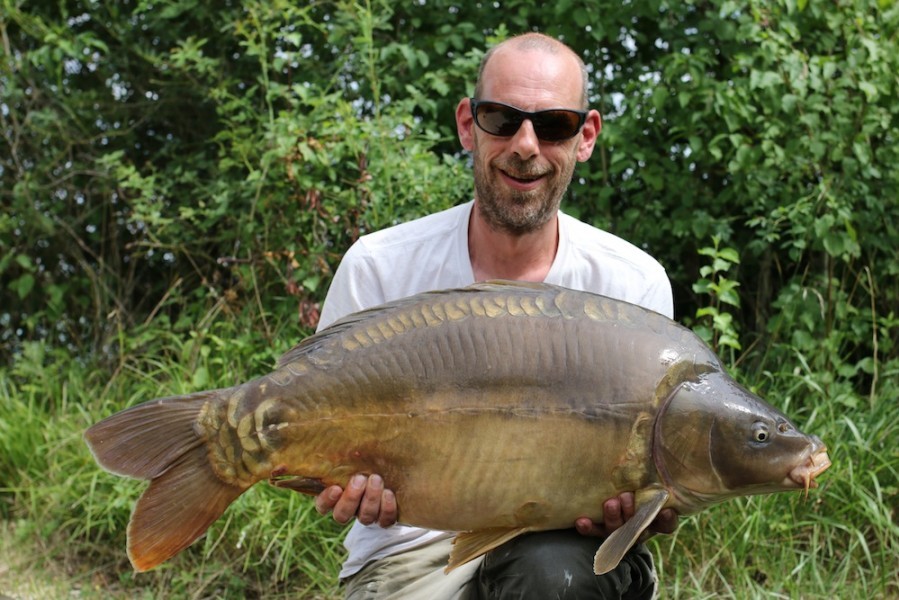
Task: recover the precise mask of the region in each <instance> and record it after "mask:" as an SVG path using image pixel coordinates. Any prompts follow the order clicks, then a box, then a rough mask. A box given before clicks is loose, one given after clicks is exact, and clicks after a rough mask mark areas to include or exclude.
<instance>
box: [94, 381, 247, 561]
mask: <svg viewBox="0 0 899 600" xmlns="http://www.w3.org/2000/svg"><path fill="white" fill-rule="evenodd" d="M227 393H229V390H212V391H208V392H200V393H197V394H191V395H188V396H174V397H169V398H161V399H159V400H154V401H151V402H146V403H144V404H140V405H138V406H134V407H132V408H129V409H127V410H123V411H122V412H119V413H116V414H114V415H112V416H111V417H108V418H106V419H104V420H103V421H100V422H99V423H97V424H95V425H93V426H92V427H90V428H89V429H88V430H87V431H86V432H85V434H84V438H85V441H86V442H87V445H88V446H89V447H90V450H91V452H92V453H93V455H94V458H95V459H96V461H97V462H98V463H99V464H100V466H102V467H103V468H104V469H106V470H108V471H110V472H112V473H116V474H118V475H124V476H127V477H134V478H137V479H149V480H150V486H149V487H148V488H147V489H146V491H144V493H143V495H142V496H141V497H140V500H138V502H137V505H136V506H135V508H134V512H133V513H132V514H131V520H130V522H129V523H128V558H129V559H130V560H131V564H132V565H133V566H134V568H135V569H136V570H137V571H147V570H149V569H152V568H153V567H155V566H157V565H158V564H160V563H162V562H164V561H166V560H168V559H169V558H171V557H172V556H174V555H175V554H177V553H178V552H180V551H181V550H183V549H184V548H186V547H188V546H189V545H190V544H192V543H193V542H194V541H195V540H196V539H197V538H199V537H200V536H201V535H203V533H205V532H206V530H207V529H208V528H209V526H210V525H211V524H212V523H213V522H214V521H215V520H216V519H218V518H219V517H220V516H221V515H222V513H224V512H225V509H226V508H227V507H228V505H230V504H231V503H232V502H234V500H235V499H237V497H238V496H240V495H241V494H242V493H243V492H244V491H246V489H247V487H248V486H236V485H232V484H229V483H226V482H224V481H222V479H221V478H219V477H218V476H217V475H216V472H215V471H214V470H213V467H212V465H211V464H210V462H209V455H208V451H207V449H206V443H205V440H204V439H203V438H202V437H201V434H200V433H199V432H198V431H199V430H198V429H197V428H196V425H195V424H196V422H197V418H198V416H199V415H200V412H201V410H202V409H203V407H204V405H205V404H206V403H207V402H215V401H217V400H218V399H219V398H220V397H221V396H223V395H225V394H227Z"/></svg>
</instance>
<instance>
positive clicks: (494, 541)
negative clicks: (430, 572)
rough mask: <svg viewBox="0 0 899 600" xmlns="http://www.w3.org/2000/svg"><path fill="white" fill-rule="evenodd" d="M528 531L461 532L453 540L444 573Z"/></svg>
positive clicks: (499, 529)
mask: <svg viewBox="0 0 899 600" xmlns="http://www.w3.org/2000/svg"><path fill="white" fill-rule="evenodd" d="M528 531H531V529H530V528H527V527H519V528H516V529H508V528H495V529H480V530H478V531H463V532H462V533H460V534H458V535H456V537H455V538H454V539H453V549H452V551H451V552H450V557H449V563H447V565H446V569H444V572H446V573H449V572H450V571H452V570H453V569H455V568H456V567H461V566H462V565H464V564H465V563H467V562H469V561H471V560H474V559H476V558H477V557H479V556H480V555H482V554H486V553H487V552H490V551H491V550H493V549H494V548H496V547H497V546H501V545H502V544H505V543H506V542H508V541H509V540H511V539H512V538H514V537H516V536H519V535H521V534H522V533H527V532H528Z"/></svg>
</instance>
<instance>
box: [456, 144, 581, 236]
mask: <svg viewBox="0 0 899 600" xmlns="http://www.w3.org/2000/svg"><path fill="white" fill-rule="evenodd" d="M478 154H479V153H478V150H477V147H475V149H474V152H473V159H474V160H473V163H474V167H473V168H474V187H475V198H477V200H478V206H479V208H480V213H481V215H482V216H483V217H484V220H485V221H486V222H487V224H488V225H489V226H490V227H491V228H492V229H495V230H498V231H504V232H506V233H510V234H512V235H516V236H520V235H524V234H526V233H531V232H533V231H536V230H538V229H540V228H541V227H543V226H544V225H546V223H548V222H549V221H550V220H551V219H552V218H553V216H554V215H555V214H556V212H558V210H559V206H560V205H561V203H562V197H563V196H564V195H565V191H566V190H567V189H568V184H569V183H571V177H572V175H573V174H574V166H575V163H576V162H577V161H576V160H571V161H568V162H567V163H566V164H565V166H564V168H563V170H562V171H556V172H553V171H552V169H551V168H550V167H540V165H538V164H537V162H536V160H521V159H520V158H518V156H517V155H514V154H513V155H511V156H508V157H505V158H503V159H497V160H495V161H493V163H491V164H489V165H488V164H485V163H484V162H483V161H481V160H479V156H478ZM496 170H500V171H503V172H505V173H506V174H507V175H511V176H513V177H517V178H520V179H534V178H537V177H541V176H545V177H546V179H545V180H544V181H543V182H542V185H541V186H539V187H538V188H537V189H533V190H528V191H521V190H515V189H511V188H509V187H508V186H506V185H505V184H504V183H503V181H502V180H501V179H500V178H499V175H496V174H494V172H495V171H496Z"/></svg>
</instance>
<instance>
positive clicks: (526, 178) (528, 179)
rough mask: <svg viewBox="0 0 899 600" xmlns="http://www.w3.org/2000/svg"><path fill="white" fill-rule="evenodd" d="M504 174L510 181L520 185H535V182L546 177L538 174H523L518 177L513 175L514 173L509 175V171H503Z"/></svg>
mask: <svg viewBox="0 0 899 600" xmlns="http://www.w3.org/2000/svg"><path fill="white" fill-rule="evenodd" d="M502 173H503V175H505V176H506V177H508V178H509V179H511V180H513V181H517V182H518V183H522V184H528V183H533V182H535V181H538V180H540V179H543V177H544V175H543V174H537V175H524V174H522V175H516V174H513V173H509V172H508V171H503V172H502Z"/></svg>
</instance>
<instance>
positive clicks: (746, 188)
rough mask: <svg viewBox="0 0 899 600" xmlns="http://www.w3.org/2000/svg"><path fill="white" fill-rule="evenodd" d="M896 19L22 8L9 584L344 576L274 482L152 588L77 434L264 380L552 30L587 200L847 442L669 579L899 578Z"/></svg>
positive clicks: (735, 353) (369, 8)
mask: <svg viewBox="0 0 899 600" xmlns="http://www.w3.org/2000/svg"><path fill="white" fill-rule="evenodd" d="M897 25H899V8H897V6H896V4H895V2H893V1H892V0H880V1H878V2H872V1H851V0H850V1H841V2H839V3H821V2H808V1H806V0H803V1H793V0H789V1H775V2H761V1H748V2H733V1H714V2H712V1H709V2H705V1H680V2H667V1H660V0H649V1H648V2H640V3H597V2H595V1H593V2H590V1H586V0H558V1H557V2H554V3H533V2H523V1H516V0H507V1H497V2H489V3H462V2H453V1H447V0H416V1H414V2H404V3H399V2H388V1H386V0H367V1H362V0H353V1H349V0H336V1H311V2H300V3H290V2H284V1H281V0H276V1H273V2H258V1H249V0H245V1H238V0H234V1H230V2H213V3H201V2H196V1H183V2H176V1H160V2H149V1H123V2H118V3H99V2H65V1H60V2H41V1H37V2H27V3H26V2H24V1H21V0H19V1H15V0H2V1H0V48H2V61H0V134H2V135H0V203H2V208H3V210H2V213H0V402H2V404H0V486H2V487H0V515H2V517H3V520H2V523H3V527H4V531H3V532H0V533H2V534H3V535H0V537H2V538H3V539H5V540H7V541H6V542H4V545H2V546H0V550H2V552H0V592H6V593H11V594H14V595H16V594H21V595H29V594H31V595H35V596H46V595H60V596H62V595H68V594H69V593H70V592H71V591H72V590H73V589H74V590H77V591H78V593H81V594H82V595H85V594H86V595H91V594H95V595H98V596H103V597H106V596H109V595H115V594H120V595H122V597H130V596H134V595H139V594H146V595H147V596H148V597H166V596H176V597H181V596H192V597H207V596H235V597H236V596H266V597H272V596H277V595H281V594H283V595H285V596H294V597H296V596H298V595H299V596H301V597H313V596H321V597H330V596H332V595H334V594H336V593H337V592H336V583H335V574H336V568H337V565H338V564H339V562H340V560H341V547H340V539H341V535H342V530H341V528H339V527H337V526H336V525H334V524H332V523H329V522H327V521H326V520H323V519H321V518H317V516H316V515H315V513H314V511H311V510H310V503H309V502H308V501H305V500H303V499H302V498H293V497H285V494H283V493H279V492H278V491H276V490H267V489H260V490H254V491H253V492H251V493H249V494H247V495H246V496H245V497H244V498H242V499H241V500H240V501H239V502H238V503H237V504H236V505H235V506H234V507H233V508H232V509H231V510H230V511H229V513H228V515H227V516H226V519H223V522H222V523H219V524H216V526H215V527H214V529H213V530H212V531H211V532H210V535H208V536H207V537H206V538H204V541H203V542H201V543H199V544H197V545H196V546H195V547H194V548H191V549H190V550H189V551H188V552H185V553H184V554H183V555H182V556H179V557H178V558H177V559H176V560H174V561H172V563H170V564H169V565H166V566H165V567H163V568H161V569H159V570H158V571H154V572H152V573H150V574H146V575H140V576H136V575H134V574H133V573H131V572H130V570H129V568H128V567H127V563H126V562H125V560H124V552H123V548H124V527H125V524H126V522H127V518H128V514H129V511H130V506H131V505H132V503H133V501H134V499H135V498H136V496H137V495H138V494H139V491H140V488H141V486H140V485H139V484H137V485H136V484H135V483H134V482H128V481H124V480H118V479H115V478H113V477H111V476H108V475H106V474H104V473H102V472H99V470H98V469H97V468H96V467H95V465H94V464H93V462H92V460H91V458H90V456H89V454H88V453H87V451H86V448H85V447H84V445H83V443H82V442H81V439H80V435H81V432H82V431H83V429H84V428H85V427H86V426H88V425H89V424H90V423H92V422H94V421H95V420H97V419H99V418H100V417H101V416H104V415H106V414H109V413H110V412H112V411H114V410H118V409H120V408H122V407H124V406H127V405H131V404H134V403H137V402H140V401H144V400H148V399H151V398H153V397H157V396H160V395H165V394H175V393H184V392H188V391H194V390H199V389H204V388H209V387H213V386H227V385H233V384H234V383H237V382H239V381H242V380H245V379H248V378H250V377H252V376H256V375H258V374H260V373H263V372H265V371H267V370H268V369H269V368H271V366H272V365H273V364H274V361H275V360H276V358H277V356H278V355H279V354H280V353H281V352H283V351H285V350H286V349H288V348H289V347H290V346H292V345H293V344H294V343H295V342H296V341H298V340H299V339H301V338H302V337H303V336H304V335H306V334H308V333H309V332H310V331H311V328H312V327H313V326H314V324H315V322H316V319H317V314H318V309H319V303H320V302H321V300H322V298H323V297H324V293H325V291H326V290H327V286H328V283H329V281H330V277H331V275H332V274H333V270H334V268H335V267H336V265H337V264H338V262H339V260H340V257H341V255H342V253H343V252H344V251H345V250H346V248H347V247H348V246H349V244H350V243H351V242H352V241H353V240H354V239H355V238H356V237H358V236H359V235H360V234H362V233H365V232H367V231H373V230H376V229H379V228H382V227H384V226H387V225H390V224H392V223H396V222H400V221H405V220H408V219H411V218H414V217H417V216H420V215H423V214H426V213H430V212H433V211H436V210H439V209H442V208H445V207H448V206H451V205H454V204H457V203H459V202H462V201H465V200H467V199H469V198H470V196H471V182H470V180H471V177H470V174H469V164H468V162H467V157H466V155H465V154H464V153H462V152H460V150H459V147H458V143H457V140H456V139H455V132H454V125H453V112H454V109H455V105H456V103H457V102H458V99H459V98H461V97H462V96H463V95H465V94H470V93H471V92H472V88H473V84H474V76H475V73H476V69H477V64H478V61H479V59H480V57H481V55H482V52H483V49H484V48H485V47H487V46H488V45H489V44H490V43H493V42H495V41H498V40H501V39H503V38H505V37H507V36H508V35H511V34H514V33H518V32H521V31H527V30H539V31H542V32H544V33H547V34H549V35H553V36H557V37H559V38H561V39H563V40H564V41H566V42H567V43H569V44H570V45H571V46H572V47H573V48H575V49H578V50H579V51H581V52H582V54H583V57H584V60H585V61H586V63H587V64H588V66H589V69H590V74H591V77H590V81H591V89H590V98H591V102H592V104H593V106H595V107H597V108H599V109H600V111H601V112H602V114H603V116H604V121H605V123H604V129H603V132H602V135H601V136H600V140H599V146H598V147H597V149H596V152H595V153H594V157H593V159H592V160H591V161H590V162H589V163H588V164H585V165H581V166H580V167H579V169H578V171H577V172H576V175H575V182H574V183H573V185H572V187H571V190H570V192H569V194H568V197H567V198H566V200H565V204H564V206H565V210H567V211H568V212H569V213H571V214H574V215H575V216H577V217H579V218H581V219H583V220H585V221H587V222H590V223H593V224H595V225H597V226H599V227H602V228H604V229H607V230H610V231H612V232H614V233H616V234H618V235H621V236H622V237H625V238H626V239H629V240H631V241H633V242H634V243H636V244H638V245H640V246H641V247H643V248H645V249H647V250H648V251H649V252H650V253H652V254H653V255H654V256H656V257H657V258H658V259H659V260H660V261H661V262H662V263H663V264H664V265H665V266H666V268H667V269H668V271H669V274H670V275H671V277H672V281H673V284H674V287H675V294H676V307H677V318H678V319H679V320H681V321H682V322H684V323H686V324H688V325H690V326H691V327H693V328H694V329H695V330H696V331H697V332H699V333H700V334H701V335H702V336H703V337H704V338H705V339H706V340H707V341H708V342H709V343H710V344H711V345H712V346H713V347H714V348H715V349H716V350H717V351H718V352H719V353H720V354H721V355H722V357H723V358H724V359H725V361H726V362H727V363H728V365H729V366H730V368H731V371H732V372H733V373H734V374H735V375H736V376H737V377H738V378H739V379H740V380H741V381H743V382H744V383H745V384H747V385H749V386H750V387H752V388H753V389H755V390H756V391H758V392H759V393H760V394H762V395H763V396H765V397H767V398H768V399H769V400H770V401H771V402H772V403H773V404H775V405H776V406H778V407H780V408H782V409H783V410H785V411H786V412H787V413H788V414H790V415H791V416H793V417H794V418H795V420H796V421H797V422H798V423H800V424H801V426H802V427H803V428H804V429H806V430H808V431H813V432H815V433H818V434H819V435H820V436H821V437H822V438H824V439H825V441H826V442H827V443H828V446H829V448H830V450H831V455H832V457H833V459H834V466H833V467H832V468H831V469H830V471H828V473H826V474H825V475H824V476H823V477H822V482H823V486H822V488H820V489H818V490H815V491H813V492H811V494H810V495H809V498H808V499H807V500H804V501H803V500H799V499H797V498H795V497H786V496H784V497H780V496H775V497H770V498H754V499H745V500H738V501H733V502H729V503H727V504H725V505H722V506H721V507H719V508H716V509H713V510H711V511H708V512H707V513H704V514H702V515H700V516H698V517H694V518H691V519H685V520H684V522H683V524H682V526H681V527H680V528H679V530H678V532H677V534H675V535H673V536H667V537H664V538H660V539H657V540H655V541H654V542H653V543H652V544H653V549H654V551H655V552H656V557H657V562H658V565H659V569H660V573H661V576H662V581H663V587H664V594H665V595H667V596H670V597H690V598H693V597H703V596H708V597H711V596H715V597H718V596H733V597H752V596H775V597H780V596H790V597H820V598H825V597H827V598H829V597H833V596H834V595H837V596H840V595H842V596H844V597H857V596H860V595H862V594H864V595H865V596H866V597H883V598H887V597H893V596H896V595H899V576H897V571H899V569H897V562H896V556H899V517H897V504H899V502H897V492H899V450H897V446H896V440H897V439H899V424H897V423H899V407H897V390H899V383H897V375H899V350H897V338H899V314H897V313H899V251H897V247H899V230H897V228H899V194H897V191H899V170H897V167H896V165H897V164H899V156H897V154H899V143H897V142H899V139H897V138H899V136H897V133H899V120H897V116H899V89H897V87H899V77H897V75H896V74H897V73H899V65H897V62H899V48H897V31H899V28H897ZM260 487H261V486H260ZM23 549H24V550H23ZM48 573H49V575H47V574H48ZM57 577H58V582H57ZM48 581H51V582H56V583H48ZM47 585H51V586H52V587H50V588H49V591H48V588H47V587H45V586H47ZM835 589H836V590H837V592H836V593H835V592H834V590H835ZM35 590H37V591H35Z"/></svg>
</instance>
